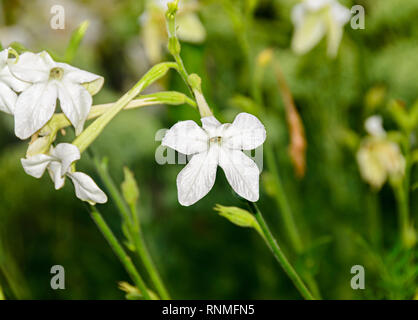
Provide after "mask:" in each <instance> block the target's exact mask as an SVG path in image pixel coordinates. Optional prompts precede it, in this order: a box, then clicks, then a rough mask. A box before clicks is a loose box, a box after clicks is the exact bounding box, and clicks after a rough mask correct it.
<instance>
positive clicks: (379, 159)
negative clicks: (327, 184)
mask: <svg viewBox="0 0 418 320" xmlns="http://www.w3.org/2000/svg"><path fill="white" fill-rule="evenodd" d="M382 124H383V120H382V118H381V117H380V116H372V117H370V118H368V119H367V120H366V122H365V128H366V131H367V132H368V133H369V136H367V137H366V138H365V139H364V140H363V141H362V143H361V145H360V148H359V150H358V151H357V163H358V165H359V169H360V174H361V176H362V178H363V179H364V180H365V181H367V182H368V183H369V184H370V185H371V186H372V187H374V188H375V189H380V188H381V187H382V186H383V184H384V183H385V182H386V180H387V179H388V178H389V179H391V180H392V181H398V180H399V179H400V178H402V177H403V175H404V173H405V158H404V156H403V155H402V152H401V150H400V148H399V145H398V144H396V143H395V142H392V141H390V140H388V139H387V138H386V131H385V130H384V129H383V126H382Z"/></svg>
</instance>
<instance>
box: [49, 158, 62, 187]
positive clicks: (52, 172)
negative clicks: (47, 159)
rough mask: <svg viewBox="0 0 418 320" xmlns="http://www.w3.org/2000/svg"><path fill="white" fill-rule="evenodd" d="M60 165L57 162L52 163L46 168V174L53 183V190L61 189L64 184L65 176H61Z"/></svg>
mask: <svg viewBox="0 0 418 320" xmlns="http://www.w3.org/2000/svg"><path fill="white" fill-rule="evenodd" d="M61 172H62V165H61V163H60V162H58V161H52V162H51V163H50V164H49V166H48V173H49V176H50V177H51V180H52V181H53V182H54V186H55V190H58V189H61V188H62V187H63V186H64V183H65V175H63V174H61Z"/></svg>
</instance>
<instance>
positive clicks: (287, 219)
mask: <svg viewBox="0 0 418 320" xmlns="http://www.w3.org/2000/svg"><path fill="white" fill-rule="evenodd" d="M273 152H274V151H273V148H272V147H271V145H270V144H269V143H266V151H265V153H266V162H267V166H268V168H269V169H270V170H271V173H272V176H273V179H274V184H275V187H276V191H277V194H276V197H274V198H275V200H276V203H277V206H278V207H279V209H280V213H281V215H282V219H283V222H284V227H285V229H286V230H287V232H288V234H289V239H290V242H291V244H292V247H293V248H294V249H295V251H296V252H297V253H301V252H302V251H303V246H302V240H301V237H300V234H299V231H298V229H297V227H296V223H295V220H294V217H293V213H292V210H291V208H290V205H289V202H288V200H287V197H286V194H285V192H284V188H283V184H282V181H281V179H280V175H279V171H278V169H277V165H276V159H275V157H274V153H273Z"/></svg>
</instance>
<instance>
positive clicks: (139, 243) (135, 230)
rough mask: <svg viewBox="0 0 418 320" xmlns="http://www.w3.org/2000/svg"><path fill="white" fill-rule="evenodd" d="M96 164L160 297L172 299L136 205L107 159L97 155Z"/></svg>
mask: <svg viewBox="0 0 418 320" xmlns="http://www.w3.org/2000/svg"><path fill="white" fill-rule="evenodd" d="M94 164H95V166H96V169H97V172H98V174H99V176H100V178H101V179H102V181H103V183H104V185H105V187H106V188H107V190H108V191H109V193H110V195H111V197H112V199H113V201H114V202H115V204H116V206H117V208H118V210H119V213H120V214H121V218H122V220H123V221H124V222H125V225H126V226H127V228H128V230H127V231H128V232H129V235H130V237H131V238H132V241H133V245H134V247H135V253H137V254H138V258H139V259H140V260H141V261H142V263H143V264H144V267H145V269H146V270H147V272H148V274H149V275H150V278H151V281H152V283H153V284H154V286H155V289H157V292H158V294H159V296H160V298H161V299H163V300H169V299H171V298H170V295H169V293H168V291H167V289H166V287H165V285H164V283H163V281H162V279H161V277H160V275H159V272H158V271H157V268H156V266H155V264H154V262H153V260H152V258H151V255H150V253H149V251H148V248H147V246H146V244H145V241H144V238H143V235H142V231H141V227H140V222H139V220H138V218H137V217H138V214H137V212H136V208H135V206H132V207H131V208H129V207H128V205H127V204H126V202H125V200H124V199H123V197H122V195H121V194H120V192H119V190H118V188H117V187H116V184H115V183H114V181H113V179H112V177H111V176H110V174H109V172H108V170H107V163H106V162H105V161H102V162H100V161H99V159H98V158H97V157H95V158H94Z"/></svg>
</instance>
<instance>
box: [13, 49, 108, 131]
mask: <svg viewBox="0 0 418 320" xmlns="http://www.w3.org/2000/svg"><path fill="white" fill-rule="evenodd" d="M9 70H10V72H11V73H12V74H13V76H15V77H16V78H17V79H19V80H22V81H25V82H28V83H30V84H31V85H30V86H29V87H28V88H26V89H25V90H23V92H22V93H21V94H20V95H19V97H18V98H17V101H16V106H15V110H14V116H15V134H16V136H17V137H18V138H20V139H26V138H29V137H30V136H31V135H33V134H34V133H35V132H36V131H38V130H39V129H41V128H42V127H43V126H44V125H45V124H46V123H47V122H48V121H49V120H50V119H51V117H52V116H53V114H54V112H55V107H56V102H57V99H58V100H59V101H60V106H61V109H62V111H63V112H64V113H65V115H66V116H67V117H68V119H69V120H70V121H71V123H72V125H73V126H74V127H75V130H76V134H77V135H78V134H80V132H81V131H82V130H83V126H84V122H85V121H86V119H87V116H88V114H89V112H90V108H91V105H92V95H94V94H96V93H97V92H98V91H99V90H100V88H101V87H102V85H103V81H104V79H103V78H102V77H100V76H98V75H95V74H93V73H90V72H87V71H83V70H80V69H77V68H75V67H72V66H70V65H68V64H65V63H58V62H55V61H54V60H53V59H52V58H51V56H50V55H49V54H48V53H47V52H45V51H44V52H41V53H38V54H35V53H32V52H25V53H23V54H22V55H20V56H19V57H18V58H16V59H15V61H13V62H9Z"/></svg>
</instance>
